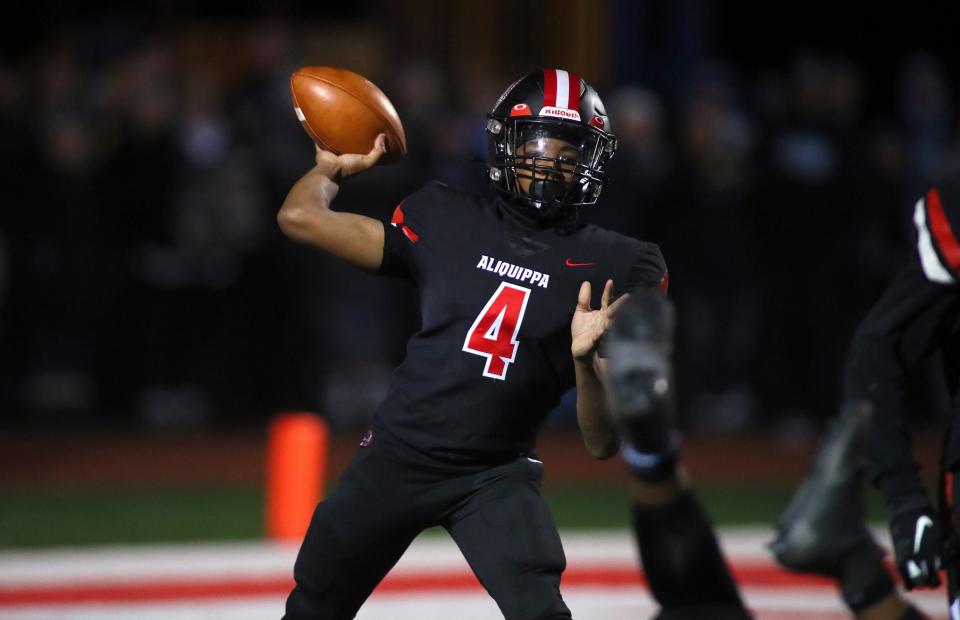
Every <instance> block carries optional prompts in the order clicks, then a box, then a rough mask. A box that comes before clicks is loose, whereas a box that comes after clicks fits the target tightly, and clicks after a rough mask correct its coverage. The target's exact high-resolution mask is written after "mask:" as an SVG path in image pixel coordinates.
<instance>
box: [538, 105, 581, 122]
mask: <svg viewBox="0 0 960 620" xmlns="http://www.w3.org/2000/svg"><path fill="white" fill-rule="evenodd" d="M540 116H555V117H557V118H566V119H570V120H572V121H579V120H580V113H579V112H577V111H576V110H568V109H567V108H555V107H553V106H546V107H544V108H543V109H541V110H540Z"/></svg>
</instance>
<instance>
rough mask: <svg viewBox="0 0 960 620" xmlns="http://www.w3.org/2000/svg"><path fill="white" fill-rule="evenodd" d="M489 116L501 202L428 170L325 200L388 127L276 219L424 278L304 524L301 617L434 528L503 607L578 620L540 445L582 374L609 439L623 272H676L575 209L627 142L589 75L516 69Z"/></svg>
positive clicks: (328, 609) (318, 241) (377, 572)
mask: <svg viewBox="0 0 960 620" xmlns="http://www.w3.org/2000/svg"><path fill="white" fill-rule="evenodd" d="M486 129H487V134H488V137H489V143H490V159H489V162H488V164H489V165H488V168H487V174H488V177H489V179H490V181H491V183H492V185H493V187H494V188H495V189H496V190H497V191H496V192H495V193H491V195H490V196H474V195H469V194H465V193H461V192H459V191H457V190H455V189H453V188H450V187H447V186H445V185H442V184H439V183H431V184H428V185H427V186H425V187H424V188H422V189H421V190H419V191H417V192H416V193H414V194H413V195H411V196H409V197H407V198H406V199H405V200H404V201H403V202H401V204H400V205H399V206H397V208H396V210H395V211H394V213H393V217H392V218H391V220H390V221H389V222H380V221H379V220H376V219H371V218H368V217H363V216H360V215H355V214H351V213H345V212H338V211H333V210H331V209H330V205H331V203H332V201H333V200H334V198H335V197H336V195H337V191H338V187H339V183H340V182H342V181H343V179H345V178H347V177H349V176H352V175H355V174H357V173H359V172H362V171H363V170H366V169H368V168H370V167H371V166H373V165H374V164H375V163H376V162H377V160H378V158H379V157H380V156H381V155H382V152H383V150H382V149H383V142H382V141H380V140H382V137H381V138H378V143H377V145H376V147H375V148H374V149H373V150H372V151H371V152H370V153H368V154H366V155H342V156H336V155H334V154H332V153H329V152H325V151H321V150H318V152H317V155H316V166H315V167H314V168H313V169H312V170H310V171H309V172H307V174H306V175H304V176H303V177H302V178H301V179H300V180H299V181H297V183H296V184H295V185H294V186H293V188H292V189H291V190H290V192H289V194H288V196H287V198H286V200H285V201H284V204H283V207H282V208H281V210H280V213H279V215H278V220H279V223H280V226H281V228H282V229H283V231H284V232H285V233H286V234H287V235H288V236H290V237H292V238H293V239H296V240H299V241H302V242H306V243H310V244H313V245H314V246H316V247H318V248H320V249H321V250H324V251H326V252H328V253H330V254H332V255H333V256H336V257H338V258H341V259H343V260H345V261H347V262H349V263H352V264H354V265H356V266H357V267H360V268H361V269H364V270H367V271H371V272H376V273H380V274H383V275H388V276H395V277H399V278H403V279H406V280H408V281H410V282H411V283H413V284H415V285H416V286H417V287H418V289H419V293H420V306H421V314H422V326H421V329H420V331H419V332H418V333H416V334H415V335H414V336H413V337H412V338H411V340H410V342H409V345H408V347H407V355H406V358H405V359H404V361H403V363H402V364H401V365H400V367H399V368H398V369H397V370H396V372H395V373H394V376H393V381H392V383H391V386H390V390H389V393H388V395H387V397H386V400H385V401H384V402H383V403H382V405H381V406H380V407H379V408H378V410H377V412H376V414H375V416H374V420H373V424H372V427H371V429H370V430H369V431H368V432H367V433H366V435H365V436H364V437H363V439H362V440H361V442H360V446H361V447H360V449H359V450H358V452H357V455H356V456H355V457H354V459H353V461H352V462H351V464H350V465H349V467H348V468H347V470H346V471H345V472H344V474H343V476H342V477H341V479H340V482H339V484H338V485H337V487H336V489H335V490H334V492H333V493H332V494H331V495H330V497H329V498H327V499H326V500H325V501H323V502H322V503H321V504H320V505H319V506H318V508H317V510H316V512H315V514H314V516H313V519H312V521H311V523H310V527H309V530H308V532H307V534H306V537H305V539H304V541H303V545H302V547H301V549H300V553H299V555H298V557H297V561H296V564H295V567H294V577H295V580H296V586H295V588H294V590H293V591H292V592H291V594H290V596H289V597H288V599H287V607H286V617H287V618H289V619H291V620H292V619H294V618H298V619H299V618H323V619H324V620H339V619H347V618H353V617H354V615H355V614H356V612H357V610H358V609H359V607H360V606H361V605H362V604H363V602H364V601H365V600H366V598H367V597H368V596H369V594H370V592H371V591H372V590H373V589H374V587H376V585H377V584H378V583H379V582H380V580H381V579H382V578H383V577H384V575H386V573H387V571H389V570H390V568H391V567H392V566H393V565H394V564H395V563H396V561H397V560H398V559H399V558H400V556H401V554H403V552H404V550H405V549H406V548H407V547H408V545H409V544H410V543H411V541H412V540H413V539H414V537H416V536H417V535H418V534H419V533H420V532H421V531H423V530H424V529H426V528H428V527H432V526H436V525H440V526H443V527H444V528H445V529H446V530H447V531H448V532H449V533H450V535H451V536H452V538H453V539H454V541H455V542H456V543H457V545H458V546H459V547H460V549H461V551H462V552H463V554H464V556H465V557H466V559H467V561H468V562H469V564H470V567H471V569H472V570H473V571H474V573H475V574H476V575H477V577H478V579H479V580H480V583H481V584H483V586H484V587H485V588H486V589H487V591H488V592H489V593H490V594H491V596H492V597H493V598H494V599H495V600H496V603H497V605H498V606H499V607H500V610H501V611H502V612H503V615H504V616H505V617H506V618H508V619H510V620H548V619H554V618H570V611H569V610H568V608H567V606H566V604H565V603H564V601H563V599H562V597H561V596H560V592H559V585H560V575H561V573H562V572H563V570H564V568H565V564H566V561H565V558H564V553H563V548H562V546H561V543H560V538H559V536H558V534H557V530H556V526H555V525H554V522H553V518H552V516H551V514H550V511H549V509H548V507H547V504H546V503H545V501H544V500H543V498H542V497H541V495H540V480H541V477H542V475H543V464H542V463H541V461H540V460H539V459H538V458H537V456H536V454H535V453H534V440H535V437H536V435H537V432H538V430H539V428H540V426H541V424H542V422H543V421H544V418H545V417H546V416H547V414H548V413H549V412H550V411H551V409H553V407H554V406H555V405H556V404H557V402H558V401H559V398H560V396H561V395H562V394H563V392H564V391H566V390H567V389H569V388H570V387H571V386H573V385H574V384H575V385H576V387H577V394H578V398H577V417H578V421H579V424H580V427H581V430H582V433H583V438H584V442H585V443H586V445H587V447H588V449H589V450H590V452H591V453H593V454H594V455H595V456H597V457H600V458H605V457H608V456H610V455H612V454H614V453H615V452H616V450H617V445H618V442H617V438H616V433H615V432H614V430H613V428H612V426H611V424H610V421H609V418H608V417H607V415H606V412H605V406H604V394H603V388H602V385H601V383H600V379H599V377H598V376H597V371H596V369H595V365H594V362H595V357H596V349H597V346H598V342H599V340H600V337H601V336H602V335H603V332H604V330H605V328H606V325H607V320H608V316H609V314H610V312H611V311H612V310H613V309H614V308H615V307H616V305H617V304H618V303H623V302H622V301H620V300H618V301H617V302H613V301H612V296H613V283H614V282H616V283H617V287H618V289H619V290H621V291H623V290H633V289H638V290H642V289H653V288H657V287H660V288H665V287H666V282H667V275H666V267H665V265H664V262H663V259H662V257H661V254H660V250H659V249H658V248H657V246H656V245H654V244H652V243H645V242H641V241H637V240H635V239H631V238H628V237H624V236H622V235H619V234H617V233H614V232H609V231H606V230H603V229H600V228H597V227H594V226H583V225H581V224H579V223H578V221H577V209H578V208H580V207H581V206H586V205H592V204H594V203H595V202H596V201H597V198H598V196H599V195H600V190H601V188H602V187H603V184H604V167H605V165H606V163H607V161H608V160H609V159H610V157H612V156H613V154H614V151H615V150H616V139H615V137H614V135H613V134H612V133H611V131H610V120H609V119H608V118H607V116H606V112H605V111H604V107H603V103H602V102H601V101H600V98H599V97H598V96H597V93H596V92H595V91H594V90H593V89H592V88H591V87H590V86H589V85H588V84H587V83H586V82H585V81H583V80H581V79H580V78H579V77H578V76H576V75H574V74H573V73H570V72H567V71H563V70H560V69H546V70H543V71H536V72H534V73H531V74H528V75H526V76H523V77H522V78H521V79H519V80H517V81H516V82H514V84H512V85H511V86H510V87H509V88H508V89H507V91H506V92H505V93H504V94H503V95H502V96H501V97H500V99H499V100H498V101H497V102H496V105H495V106H494V108H493V110H492V112H491V113H490V114H489V115H488V120H487V127H486ZM620 208H628V207H627V206H626V205H621V206H620ZM621 299H626V297H623V298H621ZM332 328H334V329H335V328H336V326H332Z"/></svg>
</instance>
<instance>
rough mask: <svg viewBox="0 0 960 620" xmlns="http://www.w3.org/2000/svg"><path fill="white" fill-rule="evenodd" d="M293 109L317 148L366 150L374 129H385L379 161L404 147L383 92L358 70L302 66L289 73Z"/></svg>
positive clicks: (399, 154)
mask: <svg viewBox="0 0 960 620" xmlns="http://www.w3.org/2000/svg"><path fill="white" fill-rule="evenodd" d="M290 93H291V95H292V97H293V110H294V112H295V113H296V115H297V118H298V119H300V123H301V124H302V125H303V128H304V129H305V130H306V132H307V134H309V136H310V137H311V138H312V139H313V141H314V142H315V143H316V144H317V146H319V147H320V148H322V149H324V150H327V151H331V152H333V153H336V154H337V155H343V154H344V153H359V154H366V153H368V152H370V149H372V148H373V145H374V141H375V140H376V138H377V134H381V133H384V134H386V135H387V152H386V153H385V154H384V156H383V157H382V158H381V159H380V163H391V162H395V161H397V160H399V159H400V158H402V157H403V156H404V155H406V153H407V138H406V135H405V134H404V132H403V125H402V124H401V123H400V117H399V116H397V111H396V110H395V109H394V107H393V104H392V103H390V100H389V99H388V98H387V96H386V95H384V94H383V91H381V90H380V89H379V88H377V86H376V85H375V84H374V83H373V82H371V81H370V80H368V79H366V78H365V77H363V76H362V75H358V74H356V73H354V72H353V71H348V70H346V69H338V68H336V67H301V68H300V69H297V70H296V71H294V73H293V75H292V76H290Z"/></svg>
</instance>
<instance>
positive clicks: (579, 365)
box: [570, 280, 629, 459]
mask: <svg viewBox="0 0 960 620" xmlns="http://www.w3.org/2000/svg"><path fill="white" fill-rule="evenodd" d="M612 297H613V280H607V283H606V286H604V289H603V295H602V296H601V298H600V308H599V309H598V310H593V309H592V308H591V307H590V283H589V282H584V283H583V284H581V285H580V294H579V295H578V297H577V308H576V310H575V311H574V314H573V321H572V322H571V323H570V335H571V338H572V344H571V347H570V352H571V354H572V355H573V366H574V373H575V376H576V382H577V424H578V425H579V426H580V433H581V435H582V436H583V443H584V445H585V446H586V448H587V451H588V452H590V454H592V455H593V456H594V457H596V458H598V459H607V458H610V457H611V456H613V455H614V454H616V453H617V448H618V445H619V439H618V437H617V432H616V430H615V429H614V426H613V422H612V421H611V419H610V415H609V414H608V412H607V402H606V396H605V394H604V389H603V383H602V382H601V380H600V377H601V375H602V368H600V365H602V360H600V359H599V358H598V357H597V347H598V346H599V344H600V338H601V337H602V336H603V334H604V332H605V331H606V329H607V327H608V325H609V323H610V317H611V316H612V315H613V313H614V312H615V311H616V309H617V308H618V307H619V306H620V305H621V304H622V303H623V302H624V301H626V300H627V298H628V297H629V295H623V296H622V297H620V298H619V299H617V300H616V301H612V302H611V299H612Z"/></svg>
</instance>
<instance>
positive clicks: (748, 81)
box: [0, 20, 960, 432]
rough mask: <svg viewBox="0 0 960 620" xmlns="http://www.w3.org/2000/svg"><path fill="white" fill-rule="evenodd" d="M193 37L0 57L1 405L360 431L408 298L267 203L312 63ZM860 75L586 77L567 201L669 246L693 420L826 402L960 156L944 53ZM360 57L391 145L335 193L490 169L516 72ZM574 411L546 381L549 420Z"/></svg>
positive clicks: (804, 64) (243, 40)
mask: <svg viewBox="0 0 960 620" xmlns="http://www.w3.org/2000/svg"><path fill="white" fill-rule="evenodd" d="M209 35H210V33H209V31H207V30H204V29H203V28H195V27H194V28H187V27H183V28H180V29H176V28H175V29H168V30H167V31H164V33H163V34H157V33H156V32H151V31H149V29H148V30H145V31H144V30H143V29H142V28H139V27H137V26H136V25H131V24H124V23H110V24H109V27H104V26H103V24H100V25H99V26H97V27H95V26H81V27H75V28H71V29H66V30H63V31H59V32H57V33H56V35H55V36H51V37H50V39H49V40H47V41H45V42H44V45H42V46H39V47H37V48H36V49H34V50H31V51H30V53H27V54H23V55H21V56H20V57H18V58H16V59H13V60H4V61H3V62H2V63H0V127H2V135H3V136H4V139H3V140H2V141H0V165H2V167H3V169H4V170H5V171H6V172H7V173H6V174H5V183H4V187H3V189H2V192H3V194H2V195H3V205H4V206H3V208H2V209H0V411H2V412H3V415H2V416H0V419H2V424H3V425H4V426H5V427H29V428H45V427H47V426H48V425H50V424H56V425H57V427H59V428H68V429H69V428H75V429H78V430H82V429H90V428H107V427H109V428H115V427H119V428H151V429H162V428H204V427H211V426H220V425H223V426H234V425H244V424H258V423H260V422H262V420H263V419H265V418H266V417H267V416H269V415H271V414H273V413H275V412H277V411H280V410H286V409H310V410H316V411H321V412H323V413H324V414H325V415H327V416H328V417H329V418H330V420H331V421H332V422H333V423H334V424H335V425H337V426H338V427H341V428H353V427H361V426H362V425H363V424H364V420H365V419H366V417H367V416H369V414H370V412H371V411H372V408H373V407H374V406H375V404H376V403H377V401H378V399H379V398H380V397H381V396H382V394H383V393H384V391H385V388H386V383H387V381H388V380H389V376H390V372H391V370H392V368H393V367H394V366H395V365H396V364H397V363H398V362H399V361H400V360H401V359H402V356H403V351H404V346H405V342H406V339H407V337H408V336H409V334H410V333H411V332H412V331H413V330H415V329H416V327H417V323H418V310H417V307H416V295H415V291H414V290H412V289H411V288H409V287H408V286H406V285H404V284H402V283H399V282H394V281H389V280H383V279H379V278H376V277H374V276H370V275H366V274H362V273H359V272H357V271H355V270H352V269H350V268H347V267H345V266H343V265H341V264H339V263H337V262H335V261H333V260H331V259H328V258H326V257H324V256H322V255H320V254H318V253H316V252H313V251H311V250H310V249H308V248H305V247H301V246H298V245H296V244H294V243H293V242H291V241H289V240H287V239H285V238H283V237H282V235H281V234H280V232H279V230H278V228H277V226H276V223H275V219H274V216H275V213H276V211H277V209H278V207H279V205H280V204H281V202H282V200H283V197H284V196H285V193H286V191H287V190H288V189H289V187H290V185H291V184H292V183H293V182H294V181H295V180H296V179H297V178H299V176H300V175H301V174H303V173H304V172H305V171H306V170H307V169H308V168H309V167H310V166H311V164H312V155H313V147H312V145H311V144H310V142H309V140H308V138H307V137H306V134H305V133H304V132H303V130H302V129H301V128H300V126H299V124H298V123H297V121H296V118H295V116H294V115H293V112H292V109H291V105H290V99H289V86H288V80H289V76H290V74H291V72H292V71H293V70H294V69H296V68H297V67H298V66H301V65H304V64H323V63H322V62H317V61H316V59H315V58H306V57H305V56H304V55H303V47H302V41H301V37H302V34H300V33H298V31H296V30H294V29H293V28H292V27H291V25H290V24H289V23H285V22H282V21H275V20H257V21H249V22H243V23H235V24H230V25H229V27H227V26H223V27H221V28H220V29H219V30H217V31H216V35H217V36H214V37H211V36H209ZM572 69H576V68H575V67H572ZM861 69H862V68H861V67H859V66H858V65H857V63H856V62H854V61H853V60H852V59H850V58H846V57H842V56H825V55H818V54H816V53H812V52H811V53H802V52H801V53H798V54H797V55H796V56H795V57H794V58H793V60H792V61H791V62H790V63H789V64H787V65H784V66H782V67H779V68H778V69H777V70H776V71H775V72H771V73H769V74H763V75H759V76H757V75H745V74H743V73H741V72H739V71H738V69H737V67H736V66H734V65H733V64H732V63H728V62H724V61H723V60H722V59H705V60H703V61H702V62H701V63H700V64H699V65H698V69H697V71H696V72H694V74H693V76H692V77H691V78H690V79H689V81H688V82H687V83H685V84H683V88H682V89H678V90H677V91H676V92H672V93H670V94H669V96H668V95H666V94H664V93H661V92H657V91H656V90H654V89H652V88H650V87H649V86H648V85H644V84H642V83H629V82H624V81H619V80H617V79H616V76H613V79H612V80H611V83H609V84H601V83H595V84H594V86H596V87H597V88H598V89H599V90H600V93H601V96H602V97H603V98H604V100H605V102H606V103H607V106H608V109H609V113H610V118H611V121H612V125H613V130H614V132H615V133H616V134H617V135H618V137H619V144H620V150H619V151H618V153H617V155H616V157H615V158H614V159H613V160H612V162H611V168H610V170H609V179H610V180H609V183H608V186H607V187H606V189H605V190H604V194H603V197H602V198H601V201H600V204H599V206H598V207H596V208H595V209H593V210H591V211H589V212H585V213H584V214H583V217H584V219H585V220H588V221H592V222H596V223H597V224H600V225H604V226H608V227H611V228H614V229H616V230H618V231H621V232H623V233H626V234H629V235H633V236H637V237H640V238H643V239H647V240H652V241H656V242H658V243H659V244H660V245H661V247H662V249H663V252H664V255H665V257H666V259H667V263H668V266H669V269H670V274H671V275H670V280H671V296H672V298H673V299H674V301H675V302H676V305H677V309H678V317H679V329H678V335H679V343H678V382H679V385H680V393H681V399H682V401H681V422H682V424H683V425H684V426H685V427H686V428H688V429H692V430H700V431H711V432H713V431H722V430H733V431H735V430H743V429H771V428H772V429H782V430H791V431H795V430H803V429H811V428H816V427H817V425H818V424H819V423H820V422H822V420H824V419H825V418H827V417H829V416H830V415H832V413H833V412H834V410H835V408H836V406H837V401H838V398H839V382H840V368H841V365H842V361H843V356H844V354H845V351H846V347H847V344H848V341H849V338H850V336H851V334H852V330H853V328H854V326H855V324H856V322H857V321H858V319H859V318H860V317H861V316H862V314H863V313H864V312H865V310H866V309H867V308H868V307H869V305H870V304H871V303H872V302H873V300H874V299H875V298H876V297H877V295H878V294H879V292H880V291H881V290H882V288H883V286H884V284H885V282H886V281H887V279H888V278H889V277H890V275H891V274H892V272H893V271H894V270H895V269H896V268H897V267H898V265H900V264H901V263H902V262H903V261H904V260H905V259H906V257H907V255H908V253H909V252H910V251H911V243H912V230H911V213H912V204H913V202H914V201H915V199H916V198H917V197H918V196H919V194H920V192H921V191H922V190H923V188H924V187H925V186H926V185H927V184H928V183H929V182H930V181H931V179H933V178H935V177H936V175H938V174H939V173H941V172H942V171H943V170H945V169H947V168H950V167H952V166H955V165H956V164H957V163H958V161H960V135H958V132H957V120H958V107H957V105H956V102H955V100H954V96H955V87H954V85H953V84H952V83H951V82H950V80H949V76H948V74H947V73H948V72H947V70H946V68H945V67H944V66H943V65H942V64H941V62H940V60H938V59H937V58H936V57H934V56H931V55H928V54H925V53H924V52H922V51H918V52H916V53H914V54H911V55H909V56H906V57H905V58H904V62H903V64H902V65H901V66H898V67H894V68H891V70H893V71H896V73H897V76H898V77H897V80H898V84H899V87H898V96H897V98H896V99H895V101H892V102H891V104H890V106H889V109H890V110H892V112H889V113H886V112H885V113H880V114H878V113H875V112H872V111H871V110H870V109H869V106H867V104H866V103H865V102H866V101H867V100H868V97H867V95H869V94H870V93H869V90H868V84H867V82H866V80H865V79H864V77H863V73H862V70H861ZM370 77H371V79H373V80H374V81H375V82H376V83H377V84H379V85H380V86H381V87H382V88H383V90H384V91H385V92H386V93H387V94H388V96H390V98H391V99H392V100H393V102H394V103H395V105H396V107H397V109H398V111H399V113H400V116H401V118H402V120H403V122H404V125H405V128H406V131H407V139H408V144H409V146H410V153H409V156H408V157H407V158H406V159H405V160H404V161H403V162H401V163H399V164H396V165H393V166H389V167H382V168H378V169H376V170H374V171H372V172H370V173H369V174H368V175H366V176H365V177H360V178H357V179H355V180H351V181H350V182H348V183H346V184H345V185H344V187H343V189H342V191H341V194H340V196H339V198H338V200H337V204H336V206H337V208H341V209H345V210H353V211H357V212H360V213H365V214H368V215H371V216H374V217H379V218H386V217H388V216H389V214H390V212H391V211H392V209H393V207H394V205H395V204H396V203H397V202H399V200H400V199H401V198H402V197H403V196H404V195H406V194H408V193H409V192H411V191H413V190H415V189H416V188H417V187H419V186H420V185H421V184H423V183H424V182H425V181H427V180H429V179H431V178H439V179H441V180H444V181H446V182H449V183H451V184H454V185H458V186H464V187H467V188H469V189H483V187H484V178H483V166H482V164H481V163H478V161H477V156H480V157H482V156H484V154H485V149H486V142H485V136H484V133H483V127H484V123H485V120H484V116H483V115H484V114H485V112H486V111H487V109H488V108H489V107H492V105H493V103H494V101H495V99H496V96H497V95H498V94H499V92H500V91H501V90H502V89H503V88H505V87H506V86H507V84H509V83H510V81H512V79H514V78H515V77H516V76H513V75H498V76H485V79H484V80H483V81H481V83H479V84H478V83H477V81H476V80H474V81H473V82H471V84H470V85H469V93H470V95H469V96H465V93H467V92H468V87H467V85H466V84H465V83H463V82H464V81H465V80H471V79H472V78H475V77H476V76H469V75H468V76H464V75H452V76H451V75H447V74H446V73H445V72H444V71H442V70H441V65H440V64H438V63H433V62H431V61H430V59H425V58H409V59H400V60H397V61H394V62H393V63H392V64H391V67H390V70H389V71H388V70H386V69H383V70H381V71H379V72H377V71H374V72H373V73H372V74H371V75H370ZM585 77H586V78H587V79H588V80H590V76H585ZM677 93H680V94H677ZM573 303H574V300H571V306H572V305H573ZM571 419H572V418H571V416H570V401H569V400H568V399H565V401H564V404H563V405H562V406H561V407H560V411H558V413H557V417H556V420H555V421H554V422H552V423H555V424H558V425H564V424H569V423H570V420H571Z"/></svg>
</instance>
